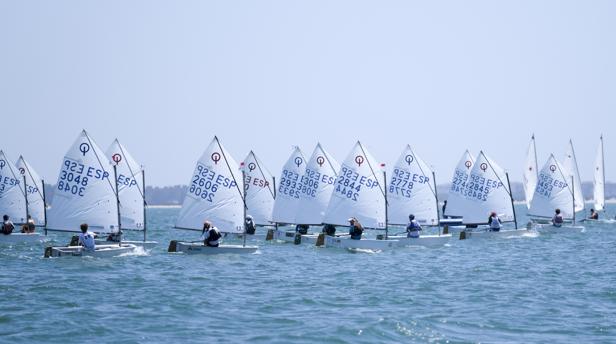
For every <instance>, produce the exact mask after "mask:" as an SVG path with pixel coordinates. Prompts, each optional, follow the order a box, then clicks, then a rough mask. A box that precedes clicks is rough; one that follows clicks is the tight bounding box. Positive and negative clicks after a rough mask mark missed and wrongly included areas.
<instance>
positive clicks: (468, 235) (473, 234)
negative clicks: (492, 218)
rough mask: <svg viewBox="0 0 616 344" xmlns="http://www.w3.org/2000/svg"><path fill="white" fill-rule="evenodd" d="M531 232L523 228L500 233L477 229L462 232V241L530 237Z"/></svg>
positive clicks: (505, 230)
mask: <svg viewBox="0 0 616 344" xmlns="http://www.w3.org/2000/svg"><path fill="white" fill-rule="evenodd" d="M530 232H531V231H530V230H528V229H526V228H522V229H504V230H503V229H501V230H500V231H498V232H493V231H489V230H482V229H477V228H475V230H474V231H462V232H460V240H465V239H490V238H510V237H518V236H524V235H528V233H530Z"/></svg>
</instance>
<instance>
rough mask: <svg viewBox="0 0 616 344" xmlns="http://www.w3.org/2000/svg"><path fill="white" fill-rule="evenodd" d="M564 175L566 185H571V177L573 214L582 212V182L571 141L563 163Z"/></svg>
mask: <svg viewBox="0 0 616 344" xmlns="http://www.w3.org/2000/svg"><path fill="white" fill-rule="evenodd" d="M563 167H564V172H565V175H566V176H567V178H568V180H569V181H568V184H571V177H573V192H574V196H575V212H576V213H577V212H579V211H582V210H584V195H583V194H582V180H581V179H580V170H579V169H578V164H577V159H576V158H575V150H574V149H573V141H571V140H569V147H568V148H567V153H566V154H565V160H564V161H563Z"/></svg>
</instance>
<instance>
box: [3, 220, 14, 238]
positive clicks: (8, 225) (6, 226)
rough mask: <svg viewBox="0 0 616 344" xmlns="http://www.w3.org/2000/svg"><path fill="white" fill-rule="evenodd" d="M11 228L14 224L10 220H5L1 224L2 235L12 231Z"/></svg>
mask: <svg viewBox="0 0 616 344" xmlns="http://www.w3.org/2000/svg"><path fill="white" fill-rule="evenodd" d="M13 229H15V225H13V222H11V221H6V222H4V223H3V224H2V234H4V235H9V234H11V233H13Z"/></svg>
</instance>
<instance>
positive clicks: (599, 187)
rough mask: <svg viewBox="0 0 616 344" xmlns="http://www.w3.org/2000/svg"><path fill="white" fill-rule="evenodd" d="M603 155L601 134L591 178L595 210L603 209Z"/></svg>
mask: <svg viewBox="0 0 616 344" xmlns="http://www.w3.org/2000/svg"><path fill="white" fill-rule="evenodd" d="M604 161H605V159H604V155H603V135H601V137H600V138H599V147H598V148H597V157H596V158H595V170H594V175H593V176H594V179H593V199H594V206H595V211H599V212H600V211H604V210H605V165H604Z"/></svg>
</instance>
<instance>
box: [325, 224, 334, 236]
mask: <svg viewBox="0 0 616 344" xmlns="http://www.w3.org/2000/svg"><path fill="white" fill-rule="evenodd" d="M323 233H325V235H329V236H335V235H336V226H334V225H330V224H326V225H325V226H323Z"/></svg>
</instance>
